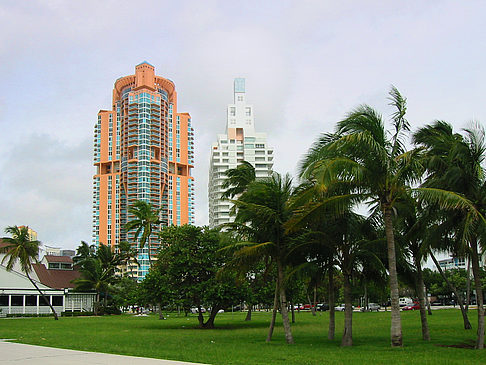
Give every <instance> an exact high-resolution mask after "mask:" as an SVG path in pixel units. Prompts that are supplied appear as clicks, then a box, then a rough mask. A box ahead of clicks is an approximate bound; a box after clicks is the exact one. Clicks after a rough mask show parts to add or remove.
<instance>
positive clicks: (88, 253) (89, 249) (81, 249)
mask: <svg viewBox="0 0 486 365" xmlns="http://www.w3.org/2000/svg"><path fill="white" fill-rule="evenodd" d="M95 254H96V246H95V245H88V244H87V243H86V242H84V241H81V245H79V246H78V248H77V249H76V256H74V257H73V262H74V263H75V264H80V263H82V262H83V261H84V260H86V259H87V258H89V257H93V256H94V255H95Z"/></svg>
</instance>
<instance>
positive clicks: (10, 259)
mask: <svg viewBox="0 0 486 365" xmlns="http://www.w3.org/2000/svg"><path fill="white" fill-rule="evenodd" d="M5 233H7V234H9V235H11V236H12V237H5V238H3V241H4V242H6V243H7V245H5V246H3V247H2V248H0V250H1V252H2V253H5V256H4V258H3V260H2V264H3V263H4V262H5V261H7V265H6V269H7V271H11V270H12V269H13V267H14V265H15V263H16V262H17V261H18V262H19V263H20V268H21V270H22V272H23V273H24V274H25V276H27V278H28V279H29V280H30V282H31V283H32V285H34V287H35V288H36V289H37V291H38V292H39V294H40V295H41V296H42V298H43V299H44V301H45V302H46V303H47V304H48V305H49V307H50V308H51V311H52V314H53V315H54V319H55V320H58V319H59V318H58V316H57V313H56V311H55V310H54V307H53V306H52V304H51V303H50V302H49V300H47V298H46V296H45V295H44V293H43V292H42V291H41V290H40V289H39V287H38V286H37V284H36V282H35V281H34V280H33V279H32V278H31V277H30V273H31V272H32V261H35V262H36V263H38V261H37V256H38V254H39V245H40V242H39V241H37V240H31V239H30V237H29V232H28V227H26V226H24V227H17V226H10V227H7V228H5Z"/></svg>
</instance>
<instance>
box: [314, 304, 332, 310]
mask: <svg viewBox="0 0 486 365" xmlns="http://www.w3.org/2000/svg"><path fill="white" fill-rule="evenodd" d="M316 309H317V310H318V311H319V312H325V311H328V310H329V304H326V303H319V304H317V307H316Z"/></svg>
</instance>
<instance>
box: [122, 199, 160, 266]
mask: <svg viewBox="0 0 486 365" xmlns="http://www.w3.org/2000/svg"><path fill="white" fill-rule="evenodd" d="M128 213H130V214H132V215H134V216H135V218H134V219H132V220H131V221H129V222H128V223H127V224H125V230H126V231H127V232H129V231H132V230H135V234H134V239H135V240H138V238H139V237H140V249H143V248H144V247H145V244H147V249H148V262H149V267H150V266H151V265H152V261H151V258H150V237H151V235H152V233H153V230H154V228H155V227H156V226H158V225H159V224H160V223H161V222H160V218H159V214H160V209H153V208H152V204H150V203H147V202H145V201H143V200H137V201H136V202H135V203H134V204H133V206H132V207H130V208H129V209H128Z"/></svg>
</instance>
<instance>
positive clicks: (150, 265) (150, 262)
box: [147, 236, 152, 270]
mask: <svg viewBox="0 0 486 365" xmlns="http://www.w3.org/2000/svg"><path fill="white" fill-rule="evenodd" d="M147 249H148V262H149V270H150V268H151V267H152V259H151V258H150V236H148V240H147Z"/></svg>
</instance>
